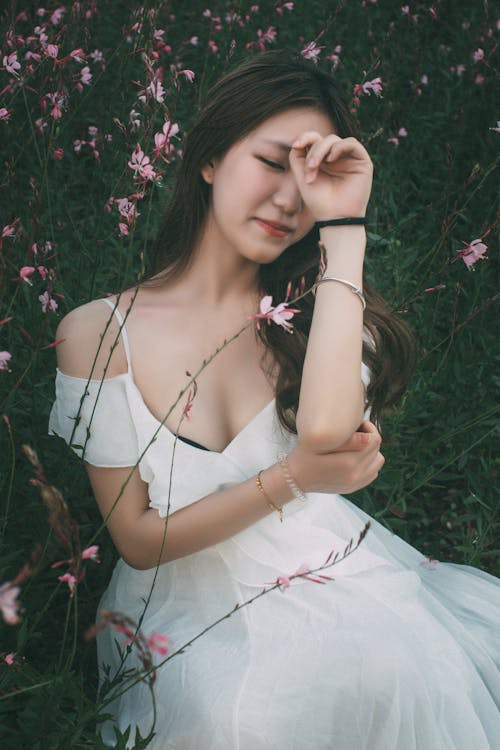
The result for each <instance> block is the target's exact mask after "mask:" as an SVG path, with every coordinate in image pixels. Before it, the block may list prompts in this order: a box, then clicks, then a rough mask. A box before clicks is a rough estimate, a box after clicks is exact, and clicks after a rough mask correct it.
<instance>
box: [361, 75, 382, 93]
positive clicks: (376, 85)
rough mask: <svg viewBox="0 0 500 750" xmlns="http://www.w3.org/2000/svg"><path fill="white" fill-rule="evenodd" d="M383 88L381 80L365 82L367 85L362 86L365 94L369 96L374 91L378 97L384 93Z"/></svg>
mask: <svg viewBox="0 0 500 750" xmlns="http://www.w3.org/2000/svg"><path fill="white" fill-rule="evenodd" d="M382 87H383V82H382V79H381V78H374V79H373V80H372V81H365V83H363V84H361V88H362V89H363V93H364V94H369V93H370V91H373V92H374V93H375V94H376V95H377V96H378V95H379V94H380V92H381V91H382Z"/></svg>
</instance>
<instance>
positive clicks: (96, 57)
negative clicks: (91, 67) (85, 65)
mask: <svg viewBox="0 0 500 750" xmlns="http://www.w3.org/2000/svg"><path fill="white" fill-rule="evenodd" d="M90 57H91V58H92V60H93V61H94V62H96V63H102V61H103V60H104V55H103V54H102V52H101V50H100V49H95V50H94V51H93V52H91V53H90Z"/></svg>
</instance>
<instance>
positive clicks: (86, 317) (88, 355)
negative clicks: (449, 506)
mask: <svg viewBox="0 0 500 750" xmlns="http://www.w3.org/2000/svg"><path fill="white" fill-rule="evenodd" d="M108 318H109V312H108V311H107V310H106V309H105V308H104V305H103V304H102V303H98V302H94V303H89V304H88V305H84V306H82V307H80V308H77V309H76V310H74V311H73V312H72V313H70V314H69V315H67V316H66V317H65V318H64V319H63V320H62V321H61V323H60V324H59V327H58V331H57V338H58V339H63V341H62V343H61V344H59V345H58V347H57V359H58V365H59V368H60V369H61V370H62V371H63V372H65V373H66V374H68V375H73V376H76V377H82V378H87V377H88V375H89V373H90V370H91V368H92V366H93V365H94V370H93V376H92V377H94V378H100V377H102V376H104V373H105V371H106V376H107V377H112V376H114V375H117V374H119V373H121V372H124V371H126V369H127V364H126V358H125V354H124V351H123V347H122V345H121V341H120V344H119V345H118V346H116V347H114V348H113V353H112V356H111V359H110V361H109V362H107V360H108V357H109V352H110V348H112V347H113V344H114V343H115V340H116V335H117V326H116V325H115V323H114V320H113V321H112V322H111V323H112V324H111V325H110V326H109V328H108V330H107V332H106V333H105V334H104V338H103V340H102V345H101V347H100V353H99V355H98V356H97V359H96V361H95V363H94V359H95V353H96V350H97V347H98V344H99V339H100V335H101V332H102V331H103V330H104V328H105V324H106V320H107V319H108ZM105 368H107V369H106V370H105ZM363 430H364V431H362V432H356V433H354V435H352V437H351V438H350V439H349V440H348V441H347V442H346V443H345V444H344V445H343V446H341V447H340V448H339V449H338V450H336V451H335V452H332V453H325V454H318V453H316V452H313V451H312V450H311V449H310V448H308V447H307V446H304V445H302V444H300V443H299V445H298V446H297V447H296V448H294V449H293V450H292V451H291V452H290V454H289V456H288V460H289V466H290V470H291V473H292V475H293V477H294V478H295V481H296V482H297V484H298V485H299V487H301V489H302V490H303V491H304V492H336V493H337V492H338V493H345V494H348V493H350V492H354V491H355V490H357V489H360V488H362V487H365V486H366V485H367V484H370V483H371V482H372V481H373V480H374V479H375V478H376V476H377V473H378V471H379V470H380V468H381V466H382V464H383V461H384V459H383V457H382V456H381V454H380V453H379V447H380V435H379V433H378V431H377V429H376V428H375V426H374V425H372V424H371V423H370V422H365V423H363ZM85 466H86V469H87V472H88V475H89V479H90V482H91V485H92V489H93V491H94V494H95V498H96V501H97V504H98V506H99V509H100V511H101V514H102V516H103V518H104V519H105V520H106V525H107V528H108V530H109V532H110V535H111V538H112V540H113V542H114V544H115V546H116V548H117V550H118V552H119V554H120V555H121V556H122V557H123V559H124V560H125V561H126V562H127V563H128V564H129V565H131V566H132V567H134V568H137V569H148V568H153V567H155V566H156V565H157V564H158V563H164V562H168V561H171V560H175V559H177V558H180V557H183V556H185V555H189V554H192V553H193V552H198V551H199V550H202V549H205V548H206V547H210V546H212V545H214V544H217V543H219V542H221V541H224V540H225V539H228V538H229V537H231V536H233V535H235V534H237V533H238V532H240V531H242V530H243V529H245V528H247V527H248V526H251V525H252V524H254V523H256V522H257V521H259V520H260V519H261V518H263V517H264V516H266V515H268V514H269V513H274V512H276V511H274V510H272V509H271V508H270V507H269V506H268V504H267V502H266V499H265V497H264V496H263V494H262V492H261V491H260V490H259V488H258V486H257V483H256V477H255V476H254V477H251V478H249V479H247V480H245V481H244V482H241V483H240V484H236V485H234V486H232V487H226V488H225V489H224V490H221V491H219V492H213V493H211V494H209V495H206V496H205V497H202V498H200V499H199V500H197V501H195V502H193V503H191V504H190V505H187V506H185V507H184V508H182V509H180V510H176V511H175V512H172V513H171V514H170V515H169V517H168V522H167V524H166V521H165V519H163V518H161V517H160V516H159V514H158V512H157V511H156V510H155V509H152V508H150V507H149V496H148V485H147V484H146V483H145V482H144V481H143V480H142V478H141V477H140V474H139V471H138V469H137V468H135V469H133V470H132V468H104V467H97V466H94V465H92V464H89V463H86V464H85ZM262 469H263V472H262V474H261V480H262V484H263V487H264V489H265V491H266V493H267V494H268V496H269V497H270V498H271V500H272V502H273V503H274V504H275V505H276V506H281V505H283V504H285V503H288V502H290V500H292V499H293V494H292V492H291V490H290V488H289V486H288V484H287V482H286V479H285V477H284V475H283V472H282V469H281V466H280V465H279V464H278V463H277V464H273V465H272V466H269V467H262ZM131 472H132V474H131ZM130 474H131V476H130V479H129V475H130ZM127 480H128V481H127ZM125 483H126V486H125V487H124V489H123V491H122V487H123V486H124V485H125ZM120 493H121V495H120ZM119 495H120V497H119V500H118V501H117V502H116V499H117V498H118V496H119ZM285 523H286V520H285ZM165 526H166V531H165Z"/></svg>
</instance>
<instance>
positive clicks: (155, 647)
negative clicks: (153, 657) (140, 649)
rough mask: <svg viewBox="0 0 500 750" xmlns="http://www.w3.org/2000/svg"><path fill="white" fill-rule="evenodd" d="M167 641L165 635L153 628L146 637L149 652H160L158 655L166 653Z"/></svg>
mask: <svg viewBox="0 0 500 750" xmlns="http://www.w3.org/2000/svg"><path fill="white" fill-rule="evenodd" d="M168 643H169V639H168V637H167V636H166V635H162V634H161V633H157V632H156V631H154V630H153V632H152V633H151V634H150V635H149V636H148V637H147V639H146V644H147V647H148V649H149V650H150V651H151V653H153V654H160V656H166V654H168Z"/></svg>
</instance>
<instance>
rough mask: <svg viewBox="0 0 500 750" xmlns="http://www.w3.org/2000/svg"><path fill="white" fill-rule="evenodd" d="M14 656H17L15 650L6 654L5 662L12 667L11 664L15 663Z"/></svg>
mask: <svg viewBox="0 0 500 750" xmlns="http://www.w3.org/2000/svg"><path fill="white" fill-rule="evenodd" d="M14 657H15V653H14V652H11V653H10V654H5V657H4V662H5V663H6V664H8V665H9V667H10V666H12V664H14Z"/></svg>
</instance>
